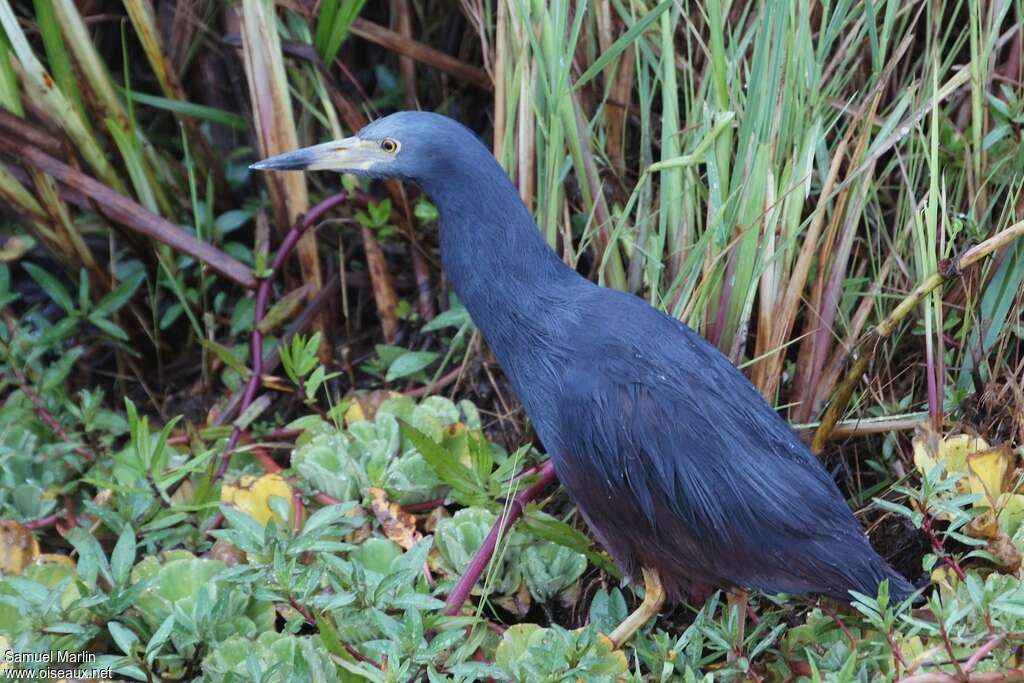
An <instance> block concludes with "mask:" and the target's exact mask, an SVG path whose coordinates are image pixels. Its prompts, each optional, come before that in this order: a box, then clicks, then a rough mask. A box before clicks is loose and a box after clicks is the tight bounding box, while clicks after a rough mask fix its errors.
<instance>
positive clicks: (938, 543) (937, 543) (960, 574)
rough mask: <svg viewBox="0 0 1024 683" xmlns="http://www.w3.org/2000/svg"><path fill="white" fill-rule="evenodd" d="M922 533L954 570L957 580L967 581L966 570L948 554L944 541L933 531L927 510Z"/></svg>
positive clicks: (933, 548) (922, 524)
mask: <svg viewBox="0 0 1024 683" xmlns="http://www.w3.org/2000/svg"><path fill="white" fill-rule="evenodd" d="M921 531H923V532H924V533H925V535H926V536H927V537H928V540H929V541H930V542H931V544H932V550H934V551H935V552H936V554H938V555H941V556H942V561H943V562H944V563H945V564H946V565H947V566H948V567H949V568H950V569H952V570H953V572H954V573H955V574H956V576H957V578H958V579H960V580H961V581H966V580H967V574H965V573H964V570H963V569H962V568H961V567H960V563H958V562H957V561H956V560H955V559H953V558H952V557H950V556H949V555H948V554H946V547H945V546H944V545H942V539H940V538H939V537H938V536H936V535H935V531H933V530H932V517H931V515H930V514H928V511H927V510H926V511H925V513H924V519H923V520H922V521H921Z"/></svg>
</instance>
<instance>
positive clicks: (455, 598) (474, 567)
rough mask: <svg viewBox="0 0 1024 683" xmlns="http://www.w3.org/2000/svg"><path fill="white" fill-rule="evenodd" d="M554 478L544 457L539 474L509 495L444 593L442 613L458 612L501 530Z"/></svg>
mask: <svg viewBox="0 0 1024 683" xmlns="http://www.w3.org/2000/svg"><path fill="white" fill-rule="evenodd" d="M557 479H558V476H557V475H556V474H555V465H554V463H552V462H551V461H550V460H548V461H547V462H545V463H544V465H543V466H542V467H541V468H540V472H539V476H538V478H537V481H536V482H535V483H534V484H533V486H531V487H530V488H528V489H525V490H523V491H521V492H520V493H519V494H518V495H516V496H515V497H514V498H513V499H512V502H511V505H510V506H509V509H508V511H507V512H506V513H505V514H503V515H501V516H500V517H498V521H496V522H495V523H494V526H492V527H491V531H490V533H488V534H487V538H485V539H484V542H483V544H482V545H481V546H480V549H479V550H477V551H476V555H474V556H473V559H472V561H470V563H469V567H467V568H466V571H465V572H464V573H463V574H462V576H461V577H460V578H459V582H458V583H457V584H456V585H455V588H454V589H452V592H451V593H449V594H448V600H447V602H446V603H445V606H444V613H445V614H446V615H448V616H453V615H456V614H458V613H459V610H460V609H462V604H463V603H464V602H466V598H468V597H469V594H470V592H471V591H472V590H473V586H475V585H476V582H477V579H479V578H480V575H481V574H483V573H484V570H485V569H486V568H487V564H488V563H489V562H490V561H491V556H492V555H493V554H494V549H495V548H496V547H497V545H498V539H499V538H500V537H501V536H503V535H504V534H505V531H506V530H507V529H508V528H509V527H510V526H512V523H513V522H515V521H516V520H517V519H519V517H521V516H522V514H523V511H525V510H526V504H527V503H529V502H530V501H531V500H533V499H534V498H536V497H537V496H538V495H539V494H540V492H541V491H543V490H544V489H546V488H547V487H548V486H550V485H551V484H553V483H554V482H555V481H556V480H557Z"/></svg>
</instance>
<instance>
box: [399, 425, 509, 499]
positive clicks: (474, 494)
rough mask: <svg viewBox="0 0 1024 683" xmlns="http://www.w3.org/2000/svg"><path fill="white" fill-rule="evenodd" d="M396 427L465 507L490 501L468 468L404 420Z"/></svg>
mask: <svg viewBox="0 0 1024 683" xmlns="http://www.w3.org/2000/svg"><path fill="white" fill-rule="evenodd" d="M398 426H399V429H400V430H401V431H402V436H403V437H405V438H406V439H408V440H409V441H410V442H411V443H412V445H413V446H414V447H415V448H416V450H418V451H419V452H420V454H421V455H422V456H423V459H424V460H426V461H427V464H428V465H430V466H431V467H432V468H433V469H434V471H435V472H437V476H439V477H440V478H441V480H442V481H444V482H445V483H446V484H448V485H449V486H451V487H452V492H453V493H455V494H457V495H458V497H459V498H460V502H463V503H464V504H467V505H482V504H485V503H487V502H489V501H490V497H489V496H488V495H487V493H486V491H484V490H483V488H482V487H481V486H480V485H479V484H478V483H477V481H476V479H475V477H474V476H473V473H472V472H471V471H470V470H469V468H467V467H466V466H465V465H463V464H462V463H460V462H459V461H458V460H456V459H455V458H453V457H452V455H451V454H450V453H448V452H447V451H445V450H444V449H443V448H442V447H441V446H439V445H438V444H436V443H434V442H433V441H431V440H430V439H429V438H428V437H427V435H426V434H424V433H423V432H421V431H420V430H418V429H416V428H415V427H413V426H412V425H410V424H409V423H407V422H405V421H404V420H399V421H398Z"/></svg>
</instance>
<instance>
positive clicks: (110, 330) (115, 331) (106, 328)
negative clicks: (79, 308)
mask: <svg viewBox="0 0 1024 683" xmlns="http://www.w3.org/2000/svg"><path fill="white" fill-rule="evenodd" d="M89 322H91V323H92V324H93V325H95V326H96V327H97V328H98V329H99V330H100V331H101V332H103V333H104V334H106V335H107V336H110V337H113V338H114V339H120V340H121V341H128V333H127V332H125V331H124V330H122V329H121V327H120V326H119V325H118V324H117V323H115V322H113V321H111V320H107V319H106V318H101V317H100V316H98V315H95V314H92V313H90V314H89Z"/></svg>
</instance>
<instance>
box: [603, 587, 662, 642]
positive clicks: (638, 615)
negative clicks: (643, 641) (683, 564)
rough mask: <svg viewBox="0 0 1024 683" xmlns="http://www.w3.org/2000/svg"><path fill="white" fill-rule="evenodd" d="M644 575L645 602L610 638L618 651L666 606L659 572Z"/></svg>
mask: <svg viewBox="0 0 1024 683" xmlns="http://www.w3.org/2000/svg"><path fill="white" fill-rule="evenodd" d="M643 575H644V599H643V602H641V603H640V606H639V607H637V608H636V610H635V611H634V612H633V613H632V614H630V615H629V616H628V617H626V619H625V620H624V621H623V622H622V623H621V624H619V625H618V626H617V627H616V628H615V630H614V631H612V632H611V634H610V635H609V636H608V638H609V639H610V640H611V641H612V644H613V645H614V646H615V649H616V650H618V649H620V648H621V647H622V646H623V645H624V644H626V642H627V641H629V639H630V638H632V637H633V634H634V633H636V632H637V630H639V629H640V627H641V626H643V625H644V624H646V623H647V620H648V619H650V618H651V617H656V616H658V612H660V611H661V607H662V605H664V604H665V589H664V588H663V587H662V585H661V579H660V578H658V574H657V572H655V571H654V570H652V569H644V570H643Z"/></svg>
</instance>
